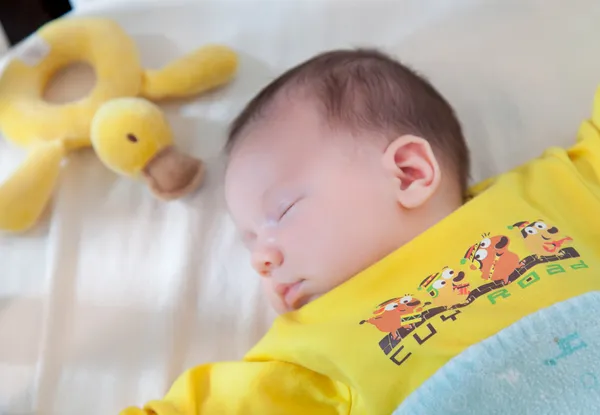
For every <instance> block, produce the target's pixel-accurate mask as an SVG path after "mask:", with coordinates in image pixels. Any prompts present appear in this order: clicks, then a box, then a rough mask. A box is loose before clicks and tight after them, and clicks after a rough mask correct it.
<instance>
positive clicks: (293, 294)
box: [275, 280, 304, 310]
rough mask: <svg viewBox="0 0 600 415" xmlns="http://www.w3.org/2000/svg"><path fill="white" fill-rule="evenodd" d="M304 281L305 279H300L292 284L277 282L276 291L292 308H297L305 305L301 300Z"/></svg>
mask: <svg viewBox="0 0 600 415" xmlns="http://www.w3.org/2000/svg"><path fill="white" fill-rule="evenodd" d="M303 282H304V280H300V281H297V282H294V283H291V284H277V285H276V286H275V292H276V293H277V295H279V297H280V298H281V299H282V300H283V302H284V303H285V305H286V306H287V307H288V308H289V309H291V310H297V309H298V308H300V307H302V305H304V304H303V303H302V301H301V300H302V291H301V288H302V283H303Z"/></svg>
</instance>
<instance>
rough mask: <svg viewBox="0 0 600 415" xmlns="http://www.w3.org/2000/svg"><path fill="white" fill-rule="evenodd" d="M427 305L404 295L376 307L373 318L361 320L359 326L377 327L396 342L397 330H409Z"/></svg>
mask: <svg viewBox="0 0 600 415" xmlns="http://www.w3.org/2000/svg"><path fill="white" fill-rule="evenodd" d="M427 304H429V303H425V304H422V303H421V301H420V300H418V299H417V298H414V297H412V296H411V295H405V296H404V297H401V298H392V299H391V300H388V301H385V302H383V303H381V304H379V305H378V306H377V308H376V309H375V311H373V317H371V318H369V319H368V320H363V321H361V322H360V324H364V323H369V324H372V325H374V326H375V327H377V329H379V330H380V331H383V332H384V333H390V334H391V335H392V338H393V339H394V340H397V339H398V337H399V335H398V333H397V330H398V329H401V328H411V327H413V326H414V323H416V322H417V321H420V320H421V318H419V315H418V314H417V315H414V313H420V312H421V311H423V307H424V306H425V305H427Z"/></svg>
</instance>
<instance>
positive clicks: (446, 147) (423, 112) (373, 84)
mask: <svg viewBox="0 0 600 415" xmlns="http://www.w3.org/2000/svg"><path fill="white" fill-rule="evenodd" d="M297 89H300V90H302V91H305V92H307V93H308V96H309V97H311V98H316V101H317V102H318V103H319V104H321V105H322V107H323V110H324V113H325V116H326V118H327V121H329V123H330V124H331V125H332V126H333V127H341V128H348V129H351V130H353V131H356V130H359V131H372V132H376V133H382V134H384V135H385V136H386V137H388V138H389V139H390V140H393V139H395V138H397V137H399V136H401V135H404V134H412V135H416V136H419V137H422V138H424V139H426V140H427V141H428V142H429V143H430V144H431V146H432V148H433V150H434V152H436V153H437V154H438V155H439V156H440V157H441V159H442V162H446V163H448V166H449V167H450V168H453V170H455V171H456V174H457V177H458V180H459V182H460V184H461V186H462V188H463V190H465V188H466V186H467V182H468V178H469V150H468V148H467V144H466V142H465V139H464V137H463V133H462V129H461V126H460V122H459V121H458V119H457V117H456V115H455V113H454V110H453V109H452V107H451V106H450V104H449V103H448V102H447V101H446V100H445V99H444V97H443V96H442V95H441V94H440V93H439V92H438V91H437V90H436V89H435V88H434V87H433V86H432V85H431V84H430V83H429V82H428V81H427V80H426V79H425V78H423V77H421V76H420V75H418V74H417V73H416V72H414V71H413V70H411V69H410V68H408V67H407V66H405V65H403V64H401V63H400V62H398V61H397V60H395V59H393V58H391V57H390V56H388V55H386V54H384V53H383V52H380V51H377V50H372V49H356V50H334V51H330V52H325V53H322V54H320V55H317V56H315V57H313V58H311V59H309V60H308V61H306V62H304V63H301V64H300V65H298V66H295V67H293V68H291V69H289V70H288V71H287V72H285V73H284V74H282V75H281V76H279V77H278V78H277V79H275V80H274V81H272V82H271V83H270V84H269V85H267V86H266V87H265V88H263V89H262V90H261V91H260V92H259V93H258V95H256V96H255V97H254V98H253V99H252V100H251V101H250V102H249V103H248V105H247V106H246V107H245V108H244V110H243V111H242V112H241V113H240V115H238V117H237V118H236V119H235V120H234V121H233V123H232V124H231V127H230V131H229V137H228V140H227V145H226V150H227V151H228V152H230V151H231V149H232V148H233V147H234V146H235V144H236V142H237V139H238V138H239V136H240V133H241V132H242V130H243V129H244V128H246V127H247V126H248V125H250V124H251V123H253V122H254V121H256V120H257V119H260V117H261V116H263V115H264V113H265V112H266V110H267V108H268V107H269V105H270V104H271V103H273V102H274V101H275V99H276V98H277V97H279V95H280V93H282V92H284V91H295V90H297Z"/></svg>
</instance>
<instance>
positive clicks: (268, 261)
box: [252, 248, 283, 277]
mask: <svg viewBox="0 0 600 415" xmlns="http://www.w3.org/2000/svg"><path fill="white" fill-rule="evenodd" d="M281 264H283V254H282V253H281V251H280V250H279V249H276V248H262V249H259V250H256V251H254V253H253V254H252V266H253V267H254V269H255V270H256V272H258V273H259V274H260V275H261V276H262V277H268V276H270V275H271V272H272V271H273V270H274V269H276V268H279V267H280V266H281Z"/></svg>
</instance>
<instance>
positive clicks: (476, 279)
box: [360, 220, 588, 365]
mask: <svg viewBox="0 0 600 415" xmlns="http://www.w3.org/2000/svg"><path fill="white" fill-rule="evenodd" d="M508 228H509V229H519V230H520V235H521V237H522V238H523V242H524V247H525V248H526V251H525V252H527V251H529V252H531V253H532V254H531V255H529V256H526V257H525V258H523V259H522V260H521V259H519V256H518V255H517V253H515V252H513V251H512V250H511V249H509V246H510V243H511V240H510V238H509V237H508V236H506V235H502V234H496V235H495V236H490V233H486V234H483V239H482V240H481V241H479V242H478V243H476V244H474V245H472V246H471V247H469V249H468V250H467V252H466V253H465V255H464V256H463V258H462V259H460V261H459V264H457V265H454V266H445V267H444V268H442V269H441V270H438V271H437V272H435V273H433V274H430V275H429V276H427V277H426V278H425V279H423V281H421V283H420V284H419V286H418V288H417V290H418V291H420V292H424V293H427V299H428V301H426V302H424V303H423V302H422V301H421V300H419V299H417V298H415V297H413V296H412V295H405V296H404V297H398V298H392V299H391V300H388V301H385V302H383V303H381V304H379V305H378V306H377V307H376V308H375V311H373V316H372V317H370V318H368V319H366V320H362V321H360V324H361V325H362V324H364V323H369V324H371V325H373V326H375V327H376V328H377V329H378V330H379V331H382V332H384V333H386V336H385V337H384V338H382V339H381V340H380V341H379V348H380V349H381V350H382V351H383V352H384V353H385V355H387V356H388V357H389V359H390V360H391V361H392V362H394V363H395V364H397V365H401V364H402V363H403V362H404V361H405V360H406V359H407V358H408V357H409V356H410V354H411V352H410V351H409V350H410V349H408V350H405V349H404V346H401V344H404V342H405V341H408V340H409V338H414V341H415V342H416V344H417V345H421V344H423V343H424V342H426V341H427V340H428V339H429V338H431V337H433V336H435V335H436V334H437V333H438V331H439V329H440V328H441V327H443V326H439V325H440V324H446V323H448V322H452V321H455V320H456V319H457V318H460V315H461V310H462V309H463V308H465V309H467V308H468V306H469V305H470V304H472V303H473V302H474V301H476V300H477V299H478V298H487V299H488V300H489V302H490V303H491V304H492V305H493V304H496V303H497V302H498V301H502V299H504V298H508V297H510V292H509V291H507V289H506V288H505V287H507V286H508V285H510V284H512V283H513V282H516V284H515V285H514V286H515V287H517V288H516V289H525V288H526V287H529V286H531V285H532V284H534V283H535V281H538V280H539V279H540V278H541V277H540V276H541V275H543V273H545V274H547V275H556V274H558V273H563V272H567V270H572V271H573V270H575V271H576V270H579V269H585V268H587V267H588V266H587V264H585V262H584V261H583V260H579V261H578V262H576V263H569V265H568V266H566V265H561V264H559V262H560V261H563V260H566V259H569V258H573V259H576V258H579V257H580V255H579V252H577V250H576V249H575V248H573V247H571V246H565V245H569V244H570V242H572V238H570V237H569V236H564V235H561V234H560V232H559V229H558V228H557V227H556V226H548V225H547V224H546V223H545V222H542V221H541V220H536V221H535V222H528V221H521V222H516V223H515V224H514V225H512V226H509V227H508ZM519 252H521V251H519ZM525 255H527V254H525ZM538 266H544V267H545V268H540V269H538V268H537V267H538ZM534 268H535V270H534ZM544 271H545V272H544ZM422 298H423V297H422ZM428 306H429V307H428ZM401 354H402V356H403V357H402V358H401V357H400V356H401Z"/></svg>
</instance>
